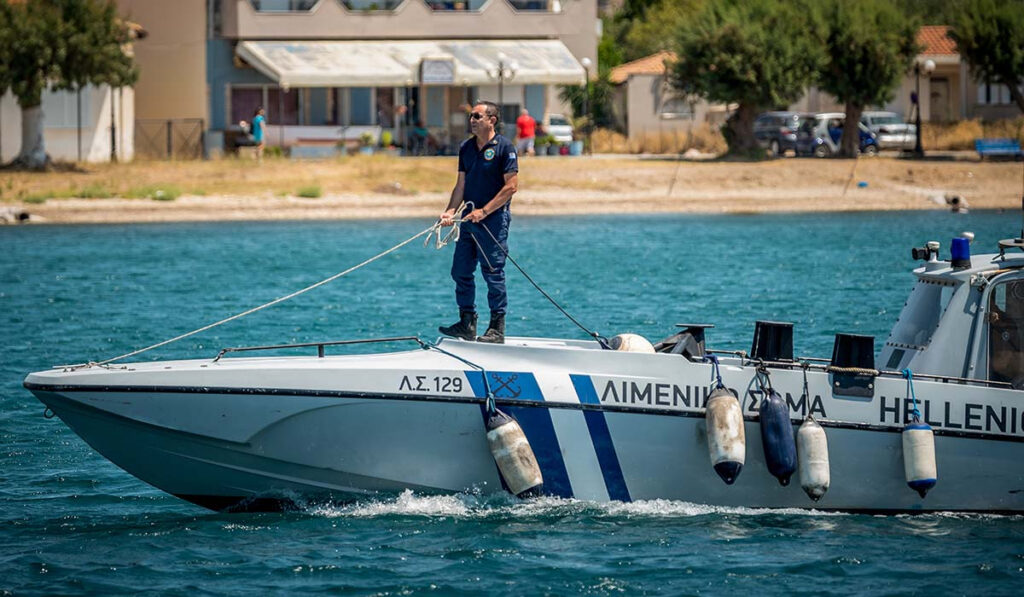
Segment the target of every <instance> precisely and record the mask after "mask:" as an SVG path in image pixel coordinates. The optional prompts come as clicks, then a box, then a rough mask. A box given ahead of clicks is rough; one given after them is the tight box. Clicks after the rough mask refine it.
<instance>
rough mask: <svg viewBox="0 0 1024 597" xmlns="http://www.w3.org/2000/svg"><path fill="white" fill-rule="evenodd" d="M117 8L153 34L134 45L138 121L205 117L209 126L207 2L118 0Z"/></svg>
mask: <svg viewBox="0 0 1024 597" xmlns="http://www.w3.org/2000/svg"><path fill="white" fill-rule="evenodd" d="M118 8H119V9H120V12H121V14H122V15H124V16H125V17H126V18H128V19H129V20H131V21H133V22H136V23H138V24H139V25H141V26H142V27H143V29H145V30H146V32H147V33H148V36H147V37H146V38H145V39H142V40H140V41H138V42H136V43H135V45H134V51H135V60H136V62H137V63H138V65H139V81H138V83H137V84H136V86H135V98H136V114H137V116H138V118H141V119H151V118H152V119H162V120H166V119H169V118H202V119H203V120H204V121H206V122H207V123H208V122H209V118H210V115H209V108H208V106H209V102H208V97H207V85H206V34H207V27H206V25H207V6H206V1H205V0H175V1H174V2H166V1H157V0H118Z"/></svg>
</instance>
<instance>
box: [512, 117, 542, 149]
mask: <svg viewBox="0 0 1024 597" xmlns="http://www.w3.org/2000/svg"><path fill="white" fill-rule="evenodd" d="M516 137H517V138H518V140H517V141H516V152H517V153H518V154H519V155H534V154H533V140H534V139H535V138H536V137H537V121H536V120H534V119H533V117H532V116H530V112H529V111H527V110H526V108H523V111H522V113H521V114H520V115H519V118H517V119H516Z"/></svg>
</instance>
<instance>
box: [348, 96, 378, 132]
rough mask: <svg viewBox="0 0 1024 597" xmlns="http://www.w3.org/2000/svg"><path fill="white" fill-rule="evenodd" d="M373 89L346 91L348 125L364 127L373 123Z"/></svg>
mask: <svg viewBox="0 0 1024 597" xmlns="http://www.w3.org/2000/svg"><path fill="white" fill-rule="evenodd" d="M372 96H373V89H371V88H369V87H352V88H351V89H349V90H348V98H349V112H348V117H349V122H348V123H349V124H353V125H359V126H365V125H371V124H374V122H373V97H372Z"/></svg>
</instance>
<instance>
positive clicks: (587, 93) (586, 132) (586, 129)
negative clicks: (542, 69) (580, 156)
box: [580, 56, 593, 153]
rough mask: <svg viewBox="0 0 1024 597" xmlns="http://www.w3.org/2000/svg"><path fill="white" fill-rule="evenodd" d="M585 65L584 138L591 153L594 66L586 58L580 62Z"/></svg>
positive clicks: (585, 148)
mask: <svg viewBox="0 0 1024 597" xmlns="http://www.w3.org/2000/svg"><path fill="white" fill-rule="evenodd" d="M580 64H582V65H583V72H584V78H583V118H584V120H583V138H584V150H585V151H586V153H590V65H591V64H593V63H592V62H591V61H590V58H587V57H586V56H584V57H583V60H580Z"/></svg>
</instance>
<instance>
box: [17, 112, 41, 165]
mask: <svg viewBox="0 0 1024 597" xmlns="http://www.w3.org/2000/svg"><path fill="white" fill-rule="evenodd" d="M48 162H49V156H47V155H46V144H45V142H44V141H43V107H42V106H41V105H37V106H29V107H25V106H22V107H21V151H20V152H19V153H18V157H16V158H14V164H15V165H16V166H20V167H22V168H28V169H30V170H42V169H44V168H46V165H47V163H48Z"/></svg>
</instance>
